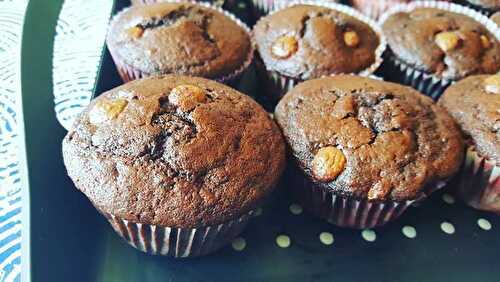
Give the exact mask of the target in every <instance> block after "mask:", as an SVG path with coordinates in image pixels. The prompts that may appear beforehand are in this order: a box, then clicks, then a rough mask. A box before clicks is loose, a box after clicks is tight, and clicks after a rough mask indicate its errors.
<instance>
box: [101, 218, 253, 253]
mask: <svg viewBox="0 0 500 282" xmlns="http://www.w3.org/2000/svg"><path fill="white" fill-rule="evenodd" d="M101 213H102V214H103V215H104V216H105V217H106V219H107V220H108V222H109V223H110V224H111V226H112V227H113V229H114V230H115V231H116V233H118V235H120V237H122V238H123V240H125V241H126V242H127V243H128V244H129V245H131V246H132V247H134V248H136V249H138V250H140V251H142V252H145V253H148V254H152V255H162V256H169V257H175V258H189V257H198V256H204V255H207V254H210V253H213V252H215V251H217V250H218V249H220V248H221V247H223V246H225V245H227V244H228V243H230V242H231V241H232V240H233V239H234V238H235V237H237V236H238V235H239V234H240V233H241V232H242V231H243V229H244V228H245V226H246V225H247V223H248V221H249V220H250V218H252V217H253V216H254V215H255V210H252V211H250V212H247V213H245V214H244V215H242V216H240V217H238V218H236V219H233V220H230V221H227V222H224V223H221V224H217V225H209V226H202V227H199V228H176V227H165V226H160V225H150V224H141V223H135V222H132V221H129V220H126V219H122V218H119V217H117V216H114V215H112V214H109V213H106V212H103V211H101Z"/></svg>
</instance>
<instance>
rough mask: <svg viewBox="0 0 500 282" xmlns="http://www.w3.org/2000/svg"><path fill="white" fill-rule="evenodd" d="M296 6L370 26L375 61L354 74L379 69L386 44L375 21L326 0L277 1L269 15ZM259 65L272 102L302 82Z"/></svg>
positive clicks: (262, 64) (371, 72)
mask: <svg viewBox="0 0 500 282" xmlns="http://www.w3.org/2000/svg"><path fill="white" fill-rule="evenodd" d="M296 4H306V5H316V6H322V7H326V8H330V9H332V10H335V11H338V12H341V13H344V14H347V15H349V16H351V17H354V18H356V19H358V20H360V21H361V22H363V23H365V24H367V25H368V26H370V28H371V29H372V30H373V31H374V32H375V33H376V34H377V36H378V38H379V41H380V42H379V45H378V46H377V48H376V49H375V61H374V62H373V63H372V64H371V65H370V66H369V67H367V68H366V69H364V70H362V71H360V72H358V73H355V74H357V75H361V76H369V75H371V74H373V73H374V72H375V71H376V70H377V69H378V68H379V66H380V65H381V64H382V55H383V53H384V51H385V49H386V46H387V44H386V40H385V37H384V36H383V34H382V30H381V28H380V27H379V25H378V24H377V23H376V22H375V21H373V20H372V19H370V18H368V17H367V16H365V15H363V14H362V13H361V12H359V11H357V10H355V9H354V8H351V7H349V6H346V5H342V4H338V3H334V2H333V1H329V2H328V1H326V0H291V1H277V2H276V3H275V6H274V10H273V11H272V12H271V13H270V15H272V14H274V13H276V12H278V11H280V10H282V9H285V8H287V7H290V6H293V5H296ZM252 38H253V37H252ZM253 40H254V45H255V46H257V45H256V43H255V38H253ZM256 61H258V60H256ZM259 65H260V68H258V69H260V70H259V72H260V73H264V74H265V77H263V78H264V80H265V83H266V85H267V87H268V88H269V89H268V90H267V91H266V92H267V95H270V96H271V98H272V99H273V100H275V102H276V101H277V100H279V99H280V98H281V97H282V96H283V95H285V93H286V92H288V91H289V90H291V89H292V88H293V87H295V85H297V84H299V83H300V82H302V81H303V80H302V79H298V78H292V77H289V76H286V75H283V74H280V73H279V72H277V71H274V70H270V69H267V67H266V66H265V64H264V63H263V62H258V66H259ZM339 74H342V73H332V74H330V75H339Z"/></svg>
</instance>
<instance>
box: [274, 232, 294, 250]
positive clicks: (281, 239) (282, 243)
mask: <svg viewBox="0 0 500 282" xmlns="http://www.w3.org/2000/svg"><path fill="white" fill-rule="evenodd" d="M291 243H292V242H291V240H290V237H288V236H287V235H278V237H276V245H278V247H280V248H288V247H290V245H291Z"/></svg>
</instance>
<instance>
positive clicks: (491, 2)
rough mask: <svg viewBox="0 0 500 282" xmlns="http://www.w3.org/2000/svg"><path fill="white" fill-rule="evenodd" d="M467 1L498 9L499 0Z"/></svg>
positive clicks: (499, 7) (499, 6)
mask: <svg viewBox="0 0 500 282" xmlns="http://www.w3.org/2000/svg"><path fill="white" fill-rule="evenodd" d="M466 1H467V2H469V3H471V4H473V5H476V6H479V7H483V8H486V9H495V10H496V9H500V1H499V0H466Z"/></svg>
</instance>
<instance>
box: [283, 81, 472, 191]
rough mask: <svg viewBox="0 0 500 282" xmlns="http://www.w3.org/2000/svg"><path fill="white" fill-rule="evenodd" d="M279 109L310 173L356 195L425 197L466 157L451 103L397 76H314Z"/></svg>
mask: <svg viewBox="0 0 500 282" xmlns="http://www.w3.org/2000/svg"><path fill="white" fill-rule="evenodd" d="M275 117H276V119H277V121H278V124H279V125H280V127H281V128H282V130H283V133H284V135H285V139H286V140H287V142H288V143H289V145H290V148H291V150H292V154H293V156H294V158H295V161H296V162H297V164H298V165H299V166H300V167H301V169H302V170H303V171H304V172H305V174H306V175H307V176H309V178H310V179H311V180H312V181H313V182H314V183H315V184H317V185H319V186H321V187H325V188H326V189H330V190H332V191H335V192H336V193H338V194H343V195H347V196H353V197H356V198H363V199H366V198H368V199H369V200H387V199H389V200H394V201H404V200H412V199H416V198H419V197H420V196H422V193H424V191H423V189H424V187H425V186H426V185H428V184H429V185H432V184H435V181H439V180H443V179H446V178H448V177H450V176H451V175H452V174H453V173H454V172H456V171H457V170H458V168H459V166H460V164H461V160H462V157H463V150H462V148H463V142H462V139H461V135H460V131H459V129H458V128H457V126H456V125H455V123H454V121H453V119H452V118H451V117H450V116H449V115H448V114H447V113H446V111H445V110H444V109H442V108H441V107H439V106H437V105H435V104H433V102H432V100H431V99H430V98H428V97H425V96H423V95H421V94H420V93H418V92H417V91H415V90H413V89H412V88H410V87H405V86H401V85H398V84H394V83H388V82H383V81H379V80H374V79H370V78H363V77H358V76H349V75H340V76H334V77H327V78H321V79H314V80H309V81H306V82H304V83H302V84H299V85H298V86H296V87H295V88H294V89H292V90H291V91H290V92H288V93H287V94H286V95H285V96H284V98H283V99H282V100H281V101H280V102H279V104H278V106H277V108H276V113H275Z"/></svg>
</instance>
